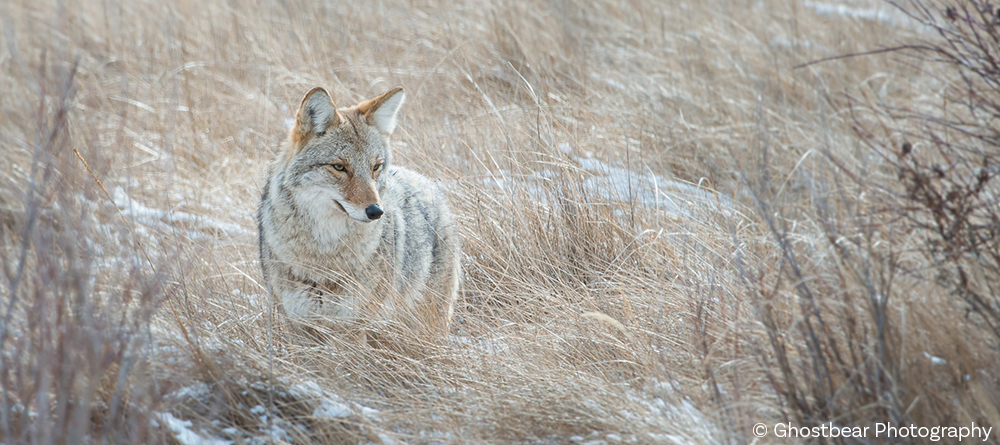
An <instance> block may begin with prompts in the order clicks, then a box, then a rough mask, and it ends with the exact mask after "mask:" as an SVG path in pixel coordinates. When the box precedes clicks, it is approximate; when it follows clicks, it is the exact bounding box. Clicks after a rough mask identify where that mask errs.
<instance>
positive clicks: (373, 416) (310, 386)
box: [288, 381, 382, 422]
mask: <svg viewBox="0 0 1000 445" xmlns="http://www.w3.org/2000/svg"><path fill="white" fill-rule="evenodd" d="M288 392H289V394H290V395H291V396H292V397H295V398H298V399H303V400H314V401H318V402H319V405H318V406H317V407H316V409H314V410H313V413H312V415H313V417H317V418H324V417H325V418H343V417H349V416H351V415H354V414H358V415H360V416H361V417H364V418H365V419H368V420H370V421H374V422H379V421H381V420H382V419H381V418H380V417H379V410H377V409H374V408H369V407H367V406H364V405H361V404H359V403H356V402H355V403H348V402H347V401H345V400H344V399H343V398H341V397H340V396H339V395H337V394H334V393H332V392H330V391H327V390H325V389H323V388H322V387H320V386H319V384H317V383H316V382H313V381H305V382H301V383H296V384H293V385H291V387H290V388H289V390H288ZM352 406H353V408H352Z"/></svg>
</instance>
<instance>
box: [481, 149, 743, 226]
mask: <svg viewBox="0 0 1000 445" xmlns="http://www.w3.org/2000/svg"><path fill="white" fill-rule="evenodd" d="M573 160H574V161H576V163H577V164H578V165H579V167H580V169H581V170H583V172H584V173H583V174H582V175H581V178H580V179H579V184H580V185H581V188H582V189H583V190H584V191H585V192H587V193H589V194H590V195H591V196H590V198H592V199H595V200H604V201H607V202H618V203H624V204H633V203H634V205H635V207H636V208H641V209H645V210H655V211H657V212H659V213H662V214H665V215H673V216H680V217H687V218H691V217H698V216H704V215H705V211H709V212H711V213H713V214H720V213H721V214H722V215H725V216H728V217H736V216H738V213H739V211H738V210H737V208H736V206H735V205H734V203H733V201H732V200H731V199H730V198H729V197H727V196H725V195H722V194H720V193H717V192H714V191H712V190H709V189H705V188H701V187H698V186H696V185H692V184H687V183H684V182H680V181H675V180H671V179H667V178H665V177H663V176H660V175H657V174H654V173H653V172H652V171H650V170H649V169H648V168H645V169H644V167H642V166H639V165H634V166H631V168H628V167H626V166H622V165H614V164H609V163H606V162H603V161H600V160H598V159H595V158H593V157H589V156H587V157H582V156H581V157H574V158H573ZM643 170H645V171H643ZM554 180H556V174H555V173H553V172H552V171H550V170H543V171H540V172H537V173H535V174H533V175H531V176H525V175H521V176H517V177H515V176H514V175H511V174H510V172H508V171H501V172H500V175H498V176H492V177H488V178H482V179H479V180H478V181H477V182H478V183H479V184H481V185H483V186H487V187H496V188H500V189H504V190H507V191H509V192H511V193H516V191H520V192H524V193H528V194H529V195H530V196H531V197H532V198H534V199H535V200H536V202H539V203H540V204H542V205H549V204H550V202H549V200H550V197H551V195H550V193H549V191H548V190H549V188H550V187H551V183H552V182H553V181H554Z"/></svg>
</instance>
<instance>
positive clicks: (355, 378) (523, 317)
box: [0, 0, 1000, 444]
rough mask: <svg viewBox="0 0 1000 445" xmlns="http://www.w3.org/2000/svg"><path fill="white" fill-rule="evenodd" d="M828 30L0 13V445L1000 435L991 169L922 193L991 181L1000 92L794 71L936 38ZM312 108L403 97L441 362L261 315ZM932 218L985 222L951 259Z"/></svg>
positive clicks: (822, 9) (273, 6)
mask: <svg viewBox="0 0 1000 445" xmlns="http://www.w3.org/2000/svg"><path fill="white" fill-rule="evenodd" d="M961 4H962V5H965V3H961ZM844 5H846V6H844ZM844 5H841V6H843V7H842V8H841V9H840V10H839V11H840V13H831V12H830V11H833V10H836V8H835V7H834V6H835V5H833V6H831V5H830V4H826V3H818V2H798V1H782V0H769V1H760V2H711V3H699V2H690V3H681V4H663V3H662V2H657V1H651V0H633V1H629V2H617V1H616V2H611V1H598V2H591V3H588V4H587V5H582V4H578V3H577V2H569V1H559V0H556V1H551V2H547V3H536V2H527V1H515V0H508V1H495V2H492V3H481V2H466V3H462V2H447V3H437V2H420V1H417V2H384V1H379V2H344V4H329V3H322V4H320V3H316V2H294V1H289V2H270V1H259V2H256V3H254V4H250V3H245V4H241V3H237V2H223V1H216V0H205V1H201V2H197V3H195V2H188V1H180V2H168V3H166V4H161V3H160V2H152V1H145V0H140V1H134V2H108V1H101V2H98V1H90V0H82V1H78V2H70V3H61V2H55V3H45V4H38V3H36V2H5V3H3V4H0V19H2V22H0V27H2V31H3V34H2V38H0V41H2V42H3V45H2V47H0V91H2V92H3V100H2V103H0V106H2V111H3V115H2V117H0V146H2V147H3V150H4V156H3V157H0V239H2V249H0V253H2V260H3V273H4V277H3V279H2V280H0V281H2V289H3V291H2V295H3V300H2V303H3V304H2V307H0V311H2V312H0V316H2V317H4V318H3V320H2V321H3V327H2V328H3V329H2V338H0V351H2V355H0V360H2V361H0V386H2V390H3V393H2V394H0V397H2V400H0V409H2V412H0V414H2V415H3V416H4V418H3V419H2V421H0V423H2V424H3V429H2V430H0V434H2V435H3V436H2V437H0V442H3V443H8V444H10V443H44V444H47V443H76V442H80V441H82V442H105V441H107V442H115V443H118V442H122V443H130V442H133V443H147V442H175V441H181V442H187V443H194V442H189V441H190V440H191V439H192V436H190V434H198V435H200V436H203V437H205V438H208V437H217V438H223V439H227V440H232V441H236V442H237V443H269V442H273V441H279V440H284V441H288V442H294V443H328V442H329V443H367V442H375V443H387V444H388V443H470V442H472V443H508V442H528V443H564V442H570V441H604V442H608V443H611V442H615V441H618V440H621V441H625V442H636V443H718V442H733V443H747V442H752V441H754V440H755V439H754V437H753V435H752V434H751V426H752V425H753V424H755V423H758V422H765V423H769V424H773V423H774V422H779V421H792V422H794V423H795V424H797V425H800V426H807V425H818V424H820V423H824V422H834V423H835V424H838V425H861V426H866V425H871V424H872V423H873V422H879V421H887V420H891V421H893V422H899V423H908V422H913V423H916V424H917V425H922V426H933V425H957V424H960V423H968V422H971V421H975V422H977V423H979V424H986V425H993V426H997V427H1000V414H998V411H997V408H996V406H997V405H998V403H1000V386H998V381H997V378H998V374H997V371H996V366H995V365H996V363H997V361H998V359H1000V357H998V349H997V348H996V346H997V345H998V342H997V336H994V335H993V329H996V326H997V324H996V322H997V319H996V316H995V314H996V313H997V309H996V302H995V299H996V288H995V283H996V281H994V280H993V278H995V277H997V276H1000V274H997V271H996V270H995V269H996V267H995V266H997V263H989V262H988V261H992V260H990V258H991V257H989V255H988V254H989V253H990V252H995V250H996V242H995V236H994V237H993V238H990V237H989V235H988V234H989V233H993V234H994V235H995V234H996V233H997V232H996V231H997V229H996V227H997V224H998V223H997V221H998V220H997V219H996V218H995V217H996V214H997V213H996V211H993V212H992V213H990V211H989V209H991V207H989V206H991V205H994V206H995V205H996V204H997V196H998V195H997V190H996V182H995V181H992V182H990V181H987V182H988V184H986V185H984V186H982V187H980V188H979V189H978V191H976V194H975V195H974V196H973V195H969V196H971V197H970V198H969V199H968V200H966V201H967V202H970V204H968V206H969V208H971V209H972V210H969V211H962V210H961V209H959V210H956V211H954V212H952V207H947V206H944V207H942V205H940V204H935V203H936V202H937V201H933V199H931V200H928V199H923V201H921V199H922V198H921V197H926V196H945V197H946V196H948V195H947V192H948V191H949V190H952V189H955V190H959V189H960V190H964V191H965V192H968V193H971V191H974V190H973V189H974V188H975V187H976V184H975V181H972V182H969V181H964V182H963V181H958V180H955V181H950V182H949V181H938V182H933V180H926V181H923V182H921V181H922V180H921V179H920V178H921V176H920V175H921V174H925V175H926V174H930V173H928V172H931V173H933V172H934V165H935V164H934V163H935V162H938V163H940V162H942V161H941V160H940V159H954V158H949V157H948V156H949V154H948V152H946V151H942V150H938V152H937V153H938V154H933V153H932V150H929V149H928V150H921V147H924V146H926V147H940V146H941V144H937V145H935V143H934V142H935V141H938V140H945V141H947V142H948V143H949V144H950V145H947V144H946V146H958V147H960V148H962V149H963V150H966V149H967V150H966V151H964V152H963V153H973V154H971V155H967V156H966V157H965V158H961V157H960V158H961V159H964V160H965V161H967V162H965V163H964V164H961V163H958V164H961V165H958V164H955V165H958V166H957V167H955V168H952V169H948V170H947V172H948V174H949V175H950V176H949V178H952V177H955V178H962V177H964V176H962V175H968V174H969V172H970V171H972V170H971V169H972V168H973V167H970V165H971V164H972V163H973V160H975V159H978V158H976V157H975V156H980V155H981V154H982V153H986V154H988V155H989V156H992V158H990V159H992V160H993V161H992V162H994V163H993V164H988V163H987V165H985V166H983V168H984V169H986V170H987V171H988V172H989V175H993V176H995V175H997V174H998V172H997V171H996V165H997V164H996V159H997V139H996V133H995V130H994V131H993V133H989V131H987V130H989V129H990V128H997V126H996V124H997V122H996V117H997V114H996V112H995V111H993V114H992V117H990V115H989V113H988V111H989V108H988V107H986V106H982V107H980V111H979V113H978V114H977V112H976V111H971V112H968V113H967V114H963V113H966V112H963V111H955V110H954V109H953V108H954V107H952V108H948V105H947V104H951V103H956V102H957V103H959V104H962V103H963V102H962V98H968V97H970V94H971V93H968V92H969V91H973V92H981V93H982V94H981V95H980V96H976V97H986V98H987V99H990V100H994V102H992V103H993V104H997V103H1000V100H995V99H996V92H995V90H994V91H992V92H991V91H990V90H989V89H988V88H986V87H984V86H983V85H986V86H987V87H988V86H989V82H988V81H986V82H985V84H984V83H982V82H983V81H982V80H980V81H978V82H979V83H976V82H972V83H967V82H966V83H962V82H961V81H962V80H963V77H962V72H961V71H958V70H956V69H955V68H954V65H949V64H942V63H937V62H935V60H934V57H932V56H931V53H927V52H922V51H921V50H920V48H919V47H913V48H912V51H911V52H909V53H900V52H896V53H883V54H875V55H870V56H865V57H853V58H845V59H838V60H833V61H829V62H826V63H821V64H815V65H810V66H808V67H804V68H801V69H793V67H795V66H797V65H800V64H803V63H806V62H809V61H813V60H817V59H820V58H823V57H830V56H836V55H839V54H847V53H855V52H862V51H868V50H872V49H876V48H880V47H885V46H893V45H897V44H901V43H912V42H918V41H921V40H923V41H927V42H930V43H931V45H934V44H935V42H938V43H936V44H941V43H940V42H944V40H941V39H942V36H941V35H938V34H936V33H935V32H934V31H935V28H933V27H926V26H924V25H920V24H919V22H918V20H915V19H914V18H908V17H907V16H906V15H905V14H903V13H901V12H900V11H898V10H896V9H893V8H891V7H890V6H889V5H884V4H881V3H870V2H867V1H863V0H857V1H851V2H847V3H845V4H844ZM902 6H903V7H904V8H906V9H907V10H908V11H911V12H912V13H913V14H914V17H915V18H916V19H920V20H930V19H934V18H937V19H940V17H941V11H945V9H944V7H945V6H944V5H936V4H934V5H929V8H930V9H927V10H926V11H928V12H929V15H926V16H922V15H920V11H921V9H920V8H921V7H922V6H927V5H923V4H916V3H907V4H905V5H902ZM844 8H846V9H844ZM876 10H877V11H880V12H879V14H878V15H872V16H870V17H869V16H867V15H866V14H868V13H870V12H872V11H876ZM865 17H868V18H865ZM965 17H966V18H967V19H968V21H967V23H968V24H969V26H971V24H972V21H971V20H972V18H974V17H973V15H968V14H967V15H966V16H965ZM980 17H985V16H980ZM982 20H985V19H982ZM982 20H980V21H982ZM941 23H942V26H939V27H938V28H936V29H937V30H938V31H940V30H942V29H945V30H947V29H958V30H959V31H961V30H962V29H963V28H962V24H961V23H962V22H959V23H958V25H950V24H948V23H949V22H941ZM950 23H954V22H950ZM976 23H980V22H976ZM980 24H981V25H982V26H984V28H983V29H984V31H983V33H984V35H991V36H995V35H996V31H995V28H989V26H988V24H983V23H980ZM956 26H957V28H956ZM949 27H951V28H949ZM990 29H993V30H994V31H989V30H990ZM991 32H992V34H990V33H991ZM945 37H947V36H945ZM972 41H974V40H972ZM987 48H990V47H989V46H987ZM993 54H994V55H995V54H996V53H993ZM987 59H988V58H987ZM992 75H993V76H994V77H992V79H994V81H995V79H996V77H995V76H996V73H995V72H994V73H993V74H992ZM985 78H986V79H987V80H988V79H990V77H989V73H987V74H986V77H985ZM314 85H322V86H325V87H327V88H328V89H329V90H330V91H331V93H333V95H334V96H335V100H337V101H338V103H340V104H349V103H353V102H355V101H357V100H359V99H362V98H365V97H371V96H373V95H375V94H378V93H381V92H383V91H385V90H386V89H388V88H389V87H391V86H394V85H403V86H404V87H405V88H406V89H407V91H408V100H407V103H406V105H405V107H404V109H403V114H402V120H401V124H400V128H399V130H398V131H397V135H396V136H394V144H395V150H396V158H397V160H398V162H399V163H401V164H404V165H408V166H411V167H413V168H414V169H416V170H418V171H421V172H424V173H425V174H427V175H429V176H432V177H435V178H439V179H440V180H441V181H442V183H443V184H444V185H445V186H446V188H447V190H448V193H449V196H450V198H451V202H452V205H453V208H454V210H455V212H456V214H457V215H458V217H459V219H460V227H461V235H462V238H463V245H464V252H465V258H464V264H463V269H464V273H465V279H464V283H463V287H462V294H461V296H462V298H461V302H460V305H459V307H458V308H457V309H456V320H455V323H454V327H453V330H452V332H451V336H450V337H449V340H448V342H447V343H446V344H445V345H440V344H436V343H434V342H429V341H426V340H427V339H421V338H412V339H409V340H405V341H402V340H400V341H397V342H396V343H393V344H389V345H384V346H383V347H375V348H373V347H369V346H360V345H357V344H355V343H353V342H350V341H347V340H346V338H344V337H343V336H338V335H332V336H330V337H329V338H324V339H321V340H317V339H315V338H303V337H301V336H299V335H298V334H296V333H295V332H293V330H292V329H289V328H290V327H289V326H288V325H287V324H286V322H285V320H283V319H281V317H279V316H277V315H275V314H273V313H272V311H271V310H270V309H271V308H270V304H269V300H268V297H267V296H266V295H264V290H263V288H262V286H261V283H260V272H259V264H258V260H257V251H256V227H255V224H254V221H253V213H254V211H255V209H256V205H257V200H258V197H259V192H260V188H261V186H262V184H263V180H264V175H265V172H266V167H267V165H268V163H269V162H270V160H271V158H272V157H273V156H274V154H275V151H276V150H277V148H278V146H279V141H280V140H281V139H282V138H283V137H284V136H285V134H286V123H285V122H286V120H287V119H290V118H291V117H292V114H293V112H294V109H293V107H294V106H296V105H297V103H298V100H299V99H300V97H301V95H302V94H304V92H305V91H307V90H308V89H309V88H310V87H312V86H314ZM965 85H973V87H968V88H965V87H964V86H965ZM995 86H996V84H993V87H994V88H995ZM977 88H978V89H977ZM991 94H992V95H991ZM991 98H992V99H991ZM977 103H979V102H977ZM986 103H987V104H989V103H990V102H989V101H987V102H986ZM966 108H968V107H966ZM900 110H904V111H906V112H901V111H900ZM982 110H987V111H986V112H983V111H982ZM948 113H952V114H948ZM956 113H957V114H956ZM969 113H971V115H972V116H973V117H975V119H971V118H969V119H966V118H968V117H969V115H970V114H969ZM935 116H949V117H951V118H954V119H957V120H950V121H949V120H944V121H942V122H943V125H944V126H942V127H933V125H930V124H928V123H931V124H933V123H934V122H936V121H935V120H934V118H935ZM955 122H960V123H961V125H957V124H954V123H955ZM938 123H939V124H940V123H941V122H938ZM949 123H951V124H952V125H950V126H949V125H948V124H949ZM966 124H968V125H971V128H979V129H981V130H983V133H982V134H981V135H979V136H981V137H976V138H972V137H964V136H962V135H967V134H968V133H969V132H968V128H970V127H969V126H966ZM928 125H930V126H928ZM991 126H992V127H991ZM963 131H964V132H963ZM916 135H924V137H923V138H922V139H921V138H918V137H917V136H916ZM935 135H937V136H942V135H944V136H946V137H945V138H944V139H942V138H940V137H938V138H937V139H935V137H937V136H935ZM963 137H964V138H963ZM990 137H992V138H993V139H990ZM949 138H950V139H949ZM956 138H957V139H956ZM904 139H906V140H907V141H912V143H913V144H915V147H916V148H915V149H914V153H915V154H914V155H913V157H912V158H911V159H912V160H905V159H902V158H897V157H896V154H895V153H896V150H898V147H899V146H900V144H902V142H903V140H904ZM921 143H923V144H924V145H921ZM911 147H913V146H911ZM970 147H971V148H970ZM73 148H78V149H79V151H80V154H81V156H82V158H83V159H86V161H87V162H88V163H89V165H90V167H91V168H92V170H91V171H88V170H87V169H85V168H84V167H83V164H82V163H81V162H80V161H79V160H78V159H77V157H76V155H74V153H73ZM975 150H979V151H978V152H977V151H975ZM935 156H937V157H935ZM989 156H987V157H989ZM948 165H952V164H948ZM975 171H976V172H979V170H975ZM976 174H978V173H976ZM906 178H910V179H906ZM95 179H100V181H102V183H103V185H104V189H102V188H100V187H98V186H97V185H96V183H95ZM988 179H992V176H989V177H988ZM921 184H923V185H924V187H923V188H921ZM954 184H958V185H954ZM966 186H967V189H961V187H966ZM948 187H952V189H949V188H948ZM968 187H971V188H968ZM928 190H931V191H930V192H928ZM942 190H943V191H942ZM934 193H937V195H935V194H934ZM966 201H963V202H966ZM921 203H923V204H924V205H923V207H921V206H920V204H921ZM935 206H936V207H935ZM963 208H964V207H963ZM992 208H994V209H995V208H996V207H992ZM983 209H986V210H983ZM921 212H924V213H921ZM948 212H951V213H948ZM938 214H945V215H946V216H947V218H958V217H960V216H962V215H964V217H966V218H967V220H969V221H972V223H970V224H966V225H961V224H960V226H961V227H959V228H958V229H955V230H967V232H968V233H972V235H968V233H966V232H961V233H959V232H954V233H958V235H955V234H954V233H952V232H947V233H951V234H952V238H944V239H936V238H935V233H945V232H943V231H941V230H938V231H937V232H935V227H934V225H933V224H932V223H933V222H934V221H939V220H940V218H939V219H937V220H936V219H934V215H938ZM991 215H992V216H991ZM991 217H992V218H994V219H992V220H990V218H991ZM948 221H951V220H950V219H949V220H948ZM949 227H950V226H949ZM968 227H972V228H971V229H968ZM983 227H985V229H983ZM962 228H965V229H962ZM989 230H993V232H989ZM984 231H985V232H984ZM976 236H979V237H980V238H981V239H985V240H986V241H983V242H982V244H974V243H972V242H971V241H970V243H969V245H970V246H981V247H982V249H979V250H977V249H971V250H970V249H965V250H962V249H964V247H961V246H965V244H962V245H961V246H960V247H959V248H956V249H952V250H944V251H942V250H941V249H939V248H938V249H937V250H935V248H937V247H935V246H940V245H941V243H942V242H944V243H947V242H948V240H949V239H950V240H952V241H954V239H957V238H961V239H980V238H976ZM963 237H964V238H963ZM970 237H971V238H970ZM935 243H937V244H935ZM989 249H993V250H992V251H991V250H989ZM942 252H943V253H942ZM983 252H986V254H982V253H983ZM977 255H979V256H977ZM983 258H986V259H987V260H988V261H987V262H986V263H984V262H983ZM993 260H995V258H993ZM984 264H985V265H984ZM936 271H945V272H944V273H936ZM962 271H966V272H967V274H971V275H972V276H974V280H973V281H969V280H966V281H964V282H963V281H961V279H960V277H962V276H965V275H962V274H963V273H965V272H962ZM956 277H959V278H956ZM956 283H959V284H960V285H957V284H956ZM962 283H965V284H962ZM968 283H972V284H968ZM963 286H964V287H963ZM956 289H958V290H957V291H956ZM977 298H978V299H977ZM981 302H982V303H981ZM991 328H993V329H991ZM171 419H176V420H174V421H172V420H171ZM183 421H190V422H191V423H190V424H189V426H188V427H183V426H182V425H184V424H183V423H182V422H183ZM171 427H173V428H174V429H171ZM184 434H188V436H185V435H184ZM576 436H579V437H576ZM994 437H995V436H994ZM764 440H765V441H775V442H782V441H787V440H790V439H784V440H783V439H775V438H773V437H770V438H766V439H764ZM994 440H995V439H994ZM594 443H600V442H594Z"/></svg>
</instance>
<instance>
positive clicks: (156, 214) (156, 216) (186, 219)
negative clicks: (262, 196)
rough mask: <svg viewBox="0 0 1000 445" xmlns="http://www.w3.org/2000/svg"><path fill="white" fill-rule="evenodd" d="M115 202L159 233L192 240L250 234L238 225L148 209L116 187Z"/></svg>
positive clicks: (125, 212) (123, 212)
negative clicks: (214, 234) (182, 226)
mask: <svg viewBox="0 0 1000 445" xmlns="http://www.w3.org/2000/svg"><path fill="white" fill-rule="evenodd" d="M114 202H115V205H116V206H118V209H120V210H121V212H122V214H123V215H125V217H127V218H131V219H134V220H135V221H136V222H138V223H139V224H142V225H144V226H146V227H149V228H151V229H155V230H159V231H165V232H175V231H177V232H180V233H183V234H184V235H186V236H187V237H189V238H191V239H206V238H210V236H209V234H210V233H225V234H226V235H228V236H230V237H236V236H243V235H249V234H250V232H249V231H247V230H244V229H243V227H241V226H240V225H238V224H233V223H229V222H225V221H220V220H217V219H214V218H209V217H205V216H199V215H193V214H191V213H186V212H179V211H170V210H163V209H157V208H153V207H147V206H145V205H143V204H142V203H140V202H138V201H136V200H134V199H132V198H131V197H130V196H128V194H127V193H125V190H123V189H122V188H121V187H115V192H114ZM176 224H182V225H184V226H186V227H188V228H189V230H181V229H179V228H178V227H176V226H175V225H176Z"/></svg>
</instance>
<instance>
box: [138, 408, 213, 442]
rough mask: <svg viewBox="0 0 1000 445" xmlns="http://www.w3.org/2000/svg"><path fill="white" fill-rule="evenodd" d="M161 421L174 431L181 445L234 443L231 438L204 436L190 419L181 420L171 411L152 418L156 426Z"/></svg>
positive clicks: (157, 414)
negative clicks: (193, 428) (192, 428)
mask: <svg viewBox="0 0 1000 445" xmlns="http://www.w3.org/2000/svg"><path fill="white" fill-rule="evenodd" d="M161 422H162V423H163V424H164V425H165V426H166V427H167V428H168V429H170V431H173V432H174V438H176V439H177V441H178V442H180V443H181V445H231V444H232V443H233V441H231V440H222V439H219V438H215V437H205V436H202V435H200V434H198V433H196V432H194V431H192V430H191V421H190V420H180V419H178V418H176V417H174V415H173V414H171V413H155V414H154V415H153V418H152V419H150V423H151V424H152V426H153V427H154V428H155V427H158V426H160V423H161Z"/></svg>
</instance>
